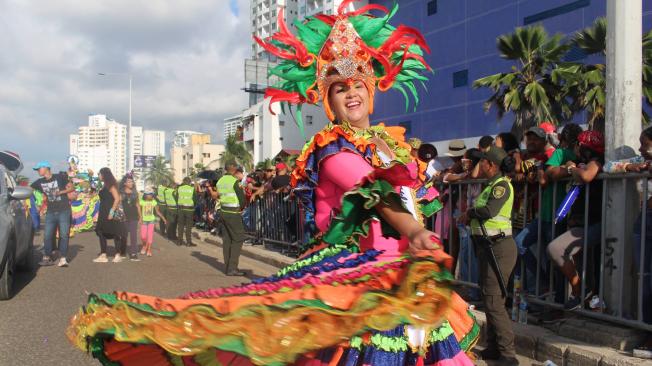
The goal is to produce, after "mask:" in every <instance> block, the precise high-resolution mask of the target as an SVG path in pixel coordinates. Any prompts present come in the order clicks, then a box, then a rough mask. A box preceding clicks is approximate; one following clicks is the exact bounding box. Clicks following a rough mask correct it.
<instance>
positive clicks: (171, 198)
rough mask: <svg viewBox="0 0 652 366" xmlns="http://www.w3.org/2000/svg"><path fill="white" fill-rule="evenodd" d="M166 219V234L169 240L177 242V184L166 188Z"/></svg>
mask: <svg viewBox="0 0 652 366" xmlns="http://www.w3.org/2000/svg"><path fill="white" fill-rule="evenodd" d="M165 203H166V204H167V209H166V210H165V219H166V220H167V222H168V223H167V227H166V230H165V232H166V234H167V238H168V240H176V236H177V213H178V210H177V184H176V183H172V184H170V186H169V187H167V188H165Z"/></svg>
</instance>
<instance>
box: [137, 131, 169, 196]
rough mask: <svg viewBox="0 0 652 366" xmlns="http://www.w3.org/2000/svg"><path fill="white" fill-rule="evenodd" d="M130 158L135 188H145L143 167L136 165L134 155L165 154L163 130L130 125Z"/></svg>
mask: <svg viewBox="0 0 652 366" xmlns="http://www.w3.org/2000/svg"><path fill="white" fill-rule="evenodd" d="M130 140H131V151H130V155H131V160H130V164H131V166H132V170H133V171H134V172H135V173H136V174H135V176H136V179H135V182H136V188H137V189H139V190H143V189H144V188H145V180H144V179H143V178H144V176H145V171H146V168H145V167H136V166H135V163H134V162H135V160H136V156H141V155H145V156H165V132H164V131H157V130H145V129H143V127H141V126H132V127H131V138H130Z"/></svg>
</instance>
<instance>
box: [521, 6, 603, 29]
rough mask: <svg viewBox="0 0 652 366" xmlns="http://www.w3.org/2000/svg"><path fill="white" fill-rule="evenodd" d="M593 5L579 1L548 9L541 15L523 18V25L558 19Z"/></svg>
mask: <svg viewBox="0 0 652 366" xmlns="http://www.w3.org/2000/svg"><path fill="white" fill-rule="evenodd" d="M589 5H591V0H577V1H573V2H571V3H568V4H566V5H562V6H558V7H556V8H552V9H548V10H545V11H542V12H540V13H536V14H532V15H530V16H527V17H525V18H523V25H528V24H532V23H536V22H540V21H542V20H544V19H548V18H552V17H556V16H557V15H562V14H566V13H570V12H572V11H575V10H577V9H581V8H586V7H587V6H589Z"/></svg>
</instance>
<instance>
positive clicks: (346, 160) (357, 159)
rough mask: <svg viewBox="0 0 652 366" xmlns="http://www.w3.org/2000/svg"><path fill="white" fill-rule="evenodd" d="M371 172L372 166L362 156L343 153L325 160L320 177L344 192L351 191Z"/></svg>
mask: <svg viewBox="0 0 652 366" xmlns="http://www.w3.org/2000/svg"><path fill="white" fill-rule="evenodd" d="M371 171H373V168H372V166H371V165H370V164H369V163H368V162H367V161H366V160H365V159H364V158H363V157H362V156H360V155H358V154H356V153H352V152H346V151H343V152H339V153H337V154H334V155H331V156H329V157H327V158H326V159H324V160H323V161H322V163H321V167H320V168H319V175H320V176H321V177H323V178H325V179H328V180H329V181H331V182H332V183H333V184H335V185H336V186H337V187H338V188H340V189H342V190H343V191H349V190H351V189H352V188H353V187H355V185H356V184H358V183H359V182H360V180H362V178H364V177H366V176H367V175H368V174H369V173H371Z"/></svg>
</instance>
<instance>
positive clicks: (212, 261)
mask: <svg viewBox="0 0 652 366" xmlns="http://www.w3.org/2000/svg"><path fill="white" fill-rule="evenodd" d="M191 255H192V256H193V257H195V258H197V259H199V260H200V261H201V262H204V263H206V264H208V265H209V266H211V267H213V268H215V269H217V270H218V271H220V272H222V273H224V270H226V267H225V266H224V263H222V262H220V261H218V260H217V258H215V257H211V256H208V255H204V254H202V253H201V252H198V251H193V252H192V253H191ZM242 271H243V272H245V275H244V277H246V278H247V279H249V280H255V279H257V278H260V276H256V275H255V274H254V273H253V271H252V270H250V269H247V270H242Z"/></svg>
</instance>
